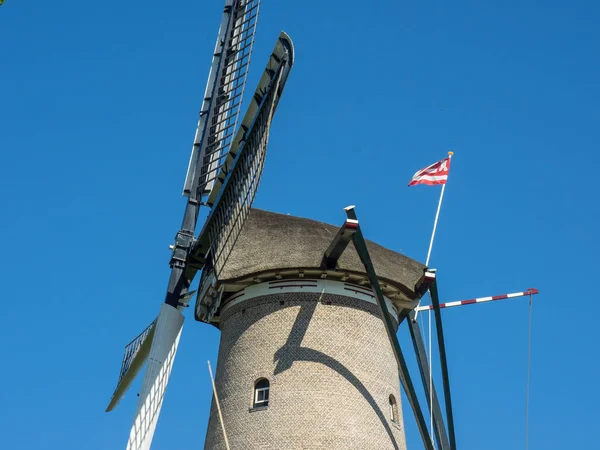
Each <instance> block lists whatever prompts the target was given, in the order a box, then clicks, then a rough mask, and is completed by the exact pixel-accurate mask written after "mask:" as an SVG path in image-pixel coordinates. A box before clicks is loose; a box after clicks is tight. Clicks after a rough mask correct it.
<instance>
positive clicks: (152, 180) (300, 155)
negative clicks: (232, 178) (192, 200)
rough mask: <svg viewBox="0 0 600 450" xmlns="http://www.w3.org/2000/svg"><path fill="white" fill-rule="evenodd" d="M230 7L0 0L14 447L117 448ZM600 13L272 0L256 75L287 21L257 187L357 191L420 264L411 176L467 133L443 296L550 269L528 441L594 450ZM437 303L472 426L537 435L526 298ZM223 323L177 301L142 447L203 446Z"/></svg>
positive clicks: (551, 6)
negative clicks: (152, 425) (287, 44)
mask: <svg viewBox="0 0 600 450" xmlns="http://www.w3.org/2000/svg"><path fill="white" fill-rule="evenodd" d="M222 6H223V0H210V1H204V2H192V1H189V0H188V1H178V2H170V3H168V2H164V1H163V2H159V1H155V0H146V1H139V0H131V1H128V2H120V3H112V4H111V3H106V2H75V1H63V2H47V1H39V0H37V1H36V0H32V1H29V2H25V1H18V0H6V2H5V3H4V5H3V6H2V7H0V42H2V45H1V46H0V83H1V84H0V113H1V117H2V119H1V121H0V151H1V155H2V161H1V163H0V193H1V194H0V205H1V209H0V211H1V212H0V214H1V220H0V248H2V258H1V259H0V269H1V270H0V283H1V287H2V297H3V302H2V309H1V312H0V342H1V343H2V344H1V348H2V354H3V360H2V370H0V385H1V386H3V389H2V390H0V404H1V407H0V436H1V437H0V442H1V443H2V444H1V445H2V447H3V448H7V449H13V448H14V449H17V448H18V449H25V450H29V449H35V450H45V449H59V448H60V449H62V450H80V449H86V450H87V449H89V450H96V449H108V448H111V449H112V448H124V447H125V443H126V439H127V435H128V433H129V427H130V424H131V420H132V417H133V412H134V409H135V395H134V394H130V395H129V396H127V397H126V398H125V399H124V400H123V401H122V402H121V404H120V406H119V408H117V410H115V411H114V412H113V413H111V414H106V413H105V412H104V408H105V407H106V405H107V403H108V400H109V398H110V395H111V393H112V390H113V388H114V384H115V382H116V378H117V374H118V370H119V365H120V362H121V357H122V350H123V346H124V345H125V344H126V343H127V342H128V341H129V340H130V339H132V338H133V337H134V336H135V335H136V334H137V333H139V332H140V331H141V330H142V329H143V328H144V327H145V326H146V325H147V324H148V323H149V322H150V321H152V320H153V318H154V317H155V315H156V314H157V312H158V309H159V305H160V303H161V302H162V300H163V298H164V297H163V296H164V292H165V288H166V283H167V277H168V264H167V263H168V260H169V250H168V246H169V245H170V244H171V243H172V239H173V236H174V235H175V233H176V231H177V229H178V226H179V225H180V220H181V215H182V213H183V208H184V201H183V199H182V198H181V197H180V191H181V188H182V184H183V181H184V177H185V171H186V168H187V162H188V158H189V151H190V148H191V142H192V138H193V134H194V131H195V126H196V121H197V114H198V111H199V108H200V104H201V99H202V95H203V92H204V85H205V81H206V76H207V73H208V68H209V65H210V59H211V54H212V50H213V47H214V39H215V36H216V32H217V27H218V23H219V21H220V14H221V11H222ZM598 23H600V6H599V5H598V4H597V2H592V1H587V2H586V1H573V2H564V1H563V2H558V1H554V0H548V1H544V2H535V1H529V0H521V1H503V2H498V1H496V2H480V1H474V0H472V1H458V2H443V1H439V0H429V1H426V2H390V1H382V0H371V1H369V2H366V3H365V2H359V1H356V0H348V1H346V2H343V6H341V5H340V4H338V3H336V2H323V1H317V0H306V1H303V2H282V1H280V2H275V1H269V0H265V1H264V2H263V4H262V9H261V16H260V21H259V28H258V34H257V40H256V47H255V52H254V56H253V67H252V69H251V74H250V77H249V90H250V91H252V90H253V89H254V86H255V84H256V82H257V81H258V77H259V76H260V74H261V72H262V69H263V67H264V64H265V62H266V60H267V57H268V55H269V52H270V50H271V49H272V46H273V44H274V41H275V39H276V37H277V35H278V33H279V31H280V30H282V29H284V30H285V31H287V32H288V33H289V34H290V36H291V37H292V38H293V39H294V41H295V45H296V54H297V60H296V66H295V68H294V71H293V73H292V75H291V78H290V80H289V82H288V85H287V88H286V92H285V94H284V97H283V99H282V102H281V104H280V108H279V109H278V111H277V116H276V118H275V122H274V125H273V129H272V134H271V142H270V146H269V152H268V156H267V158H268V159H267V164H266V169H265V173H264V177H263V181H262V183H261V187H260V190H259V194H258V196H257V199H256V202H255V206H257V207H260V208H264V209H268V210H272V211H276V212H282V213H291V214H293V215H298V216H304V217H310V218H315V219H318V220H322V221H326V222H330V223H334V224H337V223H340V222H341V221H342V220H343V218H344V214H343V211H342V208H343V207H344V206H346V205H348V204H356V205H357V213H358V215H359V218H360V220H361V224H362V227H363V231H364V233H365V235H366V236H367V237H368V238H369V239H372V240H375V241H377V242H379V243H381V244H383V245H385V246H387V247H389V248H392V249H394V250H397V251H401V252H404V253H405V254H407V255H409V256H411V257H414V258H416V259H419V260H424V259H425V256H426V251H427V244H428V240H429V234H430V232H431V226H432V222H433V216H434V212H435V204H436V201H437V197H438V195H439V189H438V188H437V187H432V188H430V187H424V186H418V187H416V188H410V189H408V188H407V187H406V184H407V183H408V181H409V179H410V177H411V176H412V174H413V173H414V172H415V171H416V170H417V169H420V168H422V167H425V166H426V165H428V164H431V163H433V162H434V161H436V160H438V159H441V158H442V157H444V156H445V154H446V152H447V151H448V150H454V151H455V153H456V154H455V158H454V160H453V167H452V172H451V176H450V181H449V184H448V189H447V197H446V200H445V203H444V206H443V209H442V214H441V219H440V226H439V233H438V236H437V239H436V245H435V247H434V251H433V257H432V262H431V265H432V266H434V267H437V268H438V280H439V285H440V294H441V297H442V301H451V300H458V299H464V298H472V297H477V296H484V295H494V294H500V293H506V292H514V291H520V290H524V289H526V288H528V287H537V288H539V289H540V291H541V295H539V296H537V297H536V298H534V316H533V334H532V385H531V412H530V446H529V448H530V449H531V450H536V449H540V450H541V449H543V450H554V449H564V448H574V449H575V448H590V447H592V446H593V445H594V444H593V442H595V439H594V435H593V433H591V434H590V433H589V432H587V431H589V430H590V429H595V427H596V426H597V419H598V417H600V407H599V406H598V402H599V400H600V395H599V394H598V390H597V389H596V387H595V384H594V383H593V381H594V380H595V374H596V373H597V372H598V371H599V370H600V363H599V362H598V360H597V357H598V350H597V346H596V343H595V339H596V338H597V324H596V320H595V319H596V317H597V315H598V313H600V306H598V301H597V298H596V294H595V290H594V282H595V281H596V279H597V272H598V269H599V267H598V259H597V253H598V239H597V231H598V225H597V221H598V219H599V217H600V213H599V202H598V200H597V193H596V189H597V187H596V185H597V182H596V176H597V174H598V173H599V171H600V165H599V164H598V158H597V149H598V141H599V137H600V127H599V126H598V118H599V117H600V114H599V106H598V105H599V104H600V81H599V80H600V59H599V58H598V55H599V54H600V32H599V31H598V26H597V25H598ZM586 286H588V288H586ZM443 314H444V320H445V327H446V328H445V329H446V339H447V347H448V357H449V362H450V375H451V379H452V389H453V391H452V392H453V400H454V405H455V418H456V428H457V439H458V443H459V447H460V448H461V449H464V450H481V449H486V450H496V449H498V450H499V449H507V448H523V447H524V443H525V442H524V440H525V438H524V429H525V381H526V369H527V366H526V357H527V347H526V343H527V301H526V300H525V299H520V300H513V301H508V302H498V303H495V304H487V305H478V306H472V307H466V308H458V309H455V310H446V311H444V313H443ZM400 336H401V342H403V343H404V345H405V346H406V345H407V344H408V341H407V336H408V332H407V330H406V329H403V330H401V331H400ZM218 339H219V335H218V331H217V330H216V329H213V328H211V327H209V326H207V325H204V324H200V323H196V322H194V321H193V318H192V317H191V315H188V320H187V322H186V327H185V329H184V335H183V338H182V345H181V346H180V350H179V353H178V355H177V360H176V364H175V368H174V371H173V374H172V378H171V383H170V385H169V389H168V392H167V398H166V401H165V404H164V407H163V412H162V415H161V420H160V423H159V427H158V431H157V433H156V436H155V445H154V446H153V449H156V450H160V449H174V448H177V449H192V448H194V449H196V448H202V444H203V442H204V434H205V430H206V425H207V416H208V412H209V406H210V397H211V390H210V381H209V377H208V372H207V369H206V360H208V359H211V360H212V361H213V362H214V361H215V360H216V355H217V346H218ZM406 348H407V353H408V354H409V355H411V354H412V353H411V352H409V351H408V347H406ZM415 375H416V372H415ZM405 415H406V428H407V433H408V441H409V445H410V446H411V448H420V447H421V444H420V442H419V436H418V433H417V431H416V427H415V425H414V421H413V420H412V415H411V413H410V412H409V410H408V409H406V412H405Z"/></svg>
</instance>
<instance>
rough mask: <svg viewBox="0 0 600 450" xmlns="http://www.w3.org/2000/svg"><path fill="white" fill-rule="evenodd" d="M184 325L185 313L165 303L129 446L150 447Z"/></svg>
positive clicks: (133, 448) (137, 449)
mask: <svg viewBox="0 0 600 450" xmlns="http://www.w3.org/2000/svg"><path fill="white" fill-rule="evenodd" d="M182 328H183V314H181V312H179V311H178V310H177V309H176V308H173V307H172V306H169V305H167V304H166V303H163V304H162V306H161V308H160V312H159V314H158V318H157V319H156V325H155V326H154V337H153V339H152V346H151V348H150V355H149V357H148V366H147V367H146V372H145V373H144V381H143V382H142V389H141V391H140V396H139V399H138V404H137V410H136V413H135V418H134V420H133V425H132V427H131V431H130V433H129V441H128V442H127V450H149V449H150V445H151V444H152V438H153V437H154V431H155V429H156V424H157V422H158V416H159V414H160V409H161V408H162V403H163V399H164V397H165V391H166V389H167V384H168V383H169V377H170V376H171V369H172V368H173V361H174V360H175V354H176V353H177V347H178V345H179V338H180V337H181V330H182Z"/></svg>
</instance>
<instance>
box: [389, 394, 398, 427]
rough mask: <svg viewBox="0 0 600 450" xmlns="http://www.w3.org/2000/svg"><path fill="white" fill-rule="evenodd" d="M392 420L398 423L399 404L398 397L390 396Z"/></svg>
mask: <svg viewBox="0 0 600 450" xmlns="http://www.w3.org/2000/svg"><path fill="white" fill-rule="evenodd" d="M389 400H390V420H391V421H392V422H394V423H398V403H396V397H394V396H393V395H390V399H389Z"/></svg>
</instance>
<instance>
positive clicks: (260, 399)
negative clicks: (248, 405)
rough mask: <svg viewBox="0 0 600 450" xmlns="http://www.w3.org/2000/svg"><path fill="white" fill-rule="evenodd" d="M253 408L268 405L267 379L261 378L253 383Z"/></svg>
mask: <svg viewBox="0 0 600 450" xmlns="http://www.w3.org/2000/svg"><path fill="white" fill-rule="evenodd" d="M253 406H254V407H255V408H260V407H261V406H269V380H267V379H266V378H261V379H260V380H257V381H256V383H254V404H253Z"/></svg>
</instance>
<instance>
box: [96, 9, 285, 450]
mask: <svg viewBox="0 0 600 450" xmlns="http://www.w3.org/2000/svg"><path fill="white" fill-rule="evenodd" d="M259 6H260V1H259V0H226V3H225V8H224V13H223V19H222V22H221V27H220V29H219V34H218V37H217V43H216V47H215V51H214V57H213V61H212V66H211V69H210V72H209V77H208V83H207V86H206V92H205V95H204V100H203V104H202V109H201V111H200V117H199V121H198V128H197V131H196V135H195V138H194V144H193V147H192V153H191V157H190V162H189V167H188V171H187V176H186V179H185V184H184V188H183V195H184V196H185V197H187V204H186V208H185V213H184V217H183V222H182V226H181V229H180V230H179V231H178V233H177V235H176V237H175V243H174V245H173V246H172V247H171V248H172V255H171V260H170V267H171V275H170V278H169V284H168V288H167V293H166V298H165V302H164V303H163V304H162V306H161V308H160V311H159V314H158V317H157V318H156V319H155V320H154V321H153V322H152V323H151V324H150V325H149V326H148V327H147V328H146V329H145V330H144V331H143V332H142V333H141V334H140V335H139V336H137V337H136V338H135V339H134V340H133V341H131V342H130V343H129V344H128V345H127V346H126V348H125V355H124V357H123V362H122V366H121V371H120V374H119V379H118V382H117V387H116V389H115V391H114V393H113V396H112V398H111V400H110V403H109V405H108V407H107V411H111V410H112V409H114V408H115V407H116V405H117V404H118V403H119V401H120V400H121V398H122V397H123V395H124V394H125V393H126V391H127V390H128V388H129V387H130V386H131V383H132V381H133V380H134V379H135V377H136V376H137V375H138V373H139V372H140V370H141V369H142V367H143V366H144V364H145V365H146V369H145V373H144V378H143V382H142V387H141V391H140V393H139V400H138V403H137V409H136V413H135V418H134V422H133V426H132V428H131V432H130V437H129V441H128V444H127V449H128V450H134V449H135V450H138V449H149V448H150V446H151V443H152V438H153V435H154V431H155V428H156V424H157V421H158V416H159V413H160V409H161V406H162V402H163V398H164V395H165V390H166V387H167V384H168V381H169V376H170V373H171V369H172V366H173V361H174V359H175V354H176V352H177V347H178V344H179V339H180V337H181V331H182V327H183V322H184V317H183V314H182V312H181V311H182V310H183V309H184V308H186V307H187V306H188V303H189V301H190V299H191V298H192V297H193V295H194V293H195V292H190V291H189V289H190V285H191V283H192V281H193V280H194V278H195V276H196V274H197V273H198V271H200V270H202V279H201V282H200V289H199V292H200V293H201V294H202V295H201V297H200V299H199V301H198V304H201V305H202V308H203V311H205V314H206V316H207V317H211V315H212V314H214V311H215V310H216V309H217V308H218V300H219V296H218V292H216V291H215V290H214V289H213V286H214V285H215V284H216V282H217V281H218V279H219V275H220V271H221V269H222V267H223V265H224V264H225V262H226V261H227V259H228V257H229V254H230V253H231V249H232V248H233V245H234V244H235V242H236V239H237V237H238V235H239V233H240V230H241V229H242V227H243V224H244V221H245V219H246V217H247V215H248V211H249V209H250V206H251V204H252V202H253V200H254V196H255V194H256V190H257V188H258V184H259V181H260V177H261V174H262V169H263V165H264V160H265V152H266V148H267V143H268V138H269V131H270V126H271V121H272V119H273V115H274V113H275V110H276V109H277V105H278V103H279V100H280V98H281V95H282V93H283V89H284V87H285V84H286V81H287V78H288V75H289V72H290V70H291V68H292V65H293V60H294V50H293V44H292V41H291V39H290V38H289V36H288V35H287V34H285V33H283V32H282V33H281V35H280V36H279V38H278V40H277V42H276V44H275V48H274V50H273V52H272V54H271V56H270V58H269V61H268V63H267V66H266V68H265V71H264V73H263V75H262V78H261V79H260V81H259V83H258V86H257V88H256V91H255V92H254V95H253V97H252V99H251V102H250V105H249V107H248V110H247V112H246V114H245V115H244V117H243V119H242V121H241V123H240V124H239V127H238V116H239V111H240V107H241V104H242V97H243V94H244V87H245V82H246V76H247V73H248V69H249V66H250V57H251V53H252V47H253V44H254V36H255V32H256V24H257V20H258V11H259ZM201 207H206V208H209V214H208V218H207V220H206V222H205V223H204V225H203V226H202V228H201V231H200V232H199V234H198V235H196V227H197V219H198V215H199V212H200V208H201Z"/></svg>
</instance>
